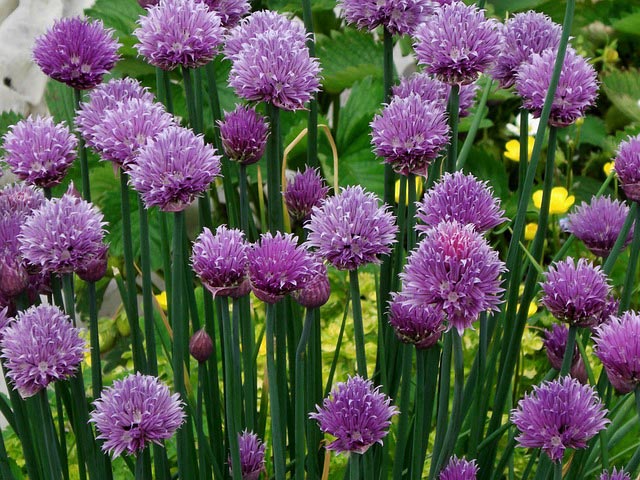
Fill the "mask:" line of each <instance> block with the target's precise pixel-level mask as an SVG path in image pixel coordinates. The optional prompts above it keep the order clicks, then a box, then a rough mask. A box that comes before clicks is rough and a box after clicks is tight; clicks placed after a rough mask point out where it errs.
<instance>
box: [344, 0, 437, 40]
mask: <svg viewBox="0 0 640 480" xmlns="http://www.w3.org/2000/svg"><path fill="white" fill-rule="evenodd" d="M338 7H339V8H341V9H342V11H343V15H344V17H345V18H346V20H347V22H348V23H352V24H354V25H355V26H357V27H358V28H360V29H363V30H375V29H376V28H377V27H379V26H383V27H384V28H386V29H387V30H388V31H389V33H391V34H393V35H407V34H408V35H411V34H412V33H413V32H414V30H415V29H416V27H417V26H418V25H419V24H420V23H422V22H423V21H424V19H425V18H426V17H427V15H429V14H431V13H432V12H433V10H434V8H433V2H431V0H384V1H376V0H339V1H338Z"/></svg>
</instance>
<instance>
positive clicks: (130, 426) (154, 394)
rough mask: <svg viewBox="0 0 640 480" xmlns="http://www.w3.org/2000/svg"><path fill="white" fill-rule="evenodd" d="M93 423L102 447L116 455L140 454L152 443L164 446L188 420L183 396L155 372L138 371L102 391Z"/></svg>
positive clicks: (92, 418) (93, 413) (95, 403)
mask: <svg viewBox="0 0 640 480" xmlns="http://www.w3.org/2000/svg"><path fill="white" fill-rule="evenodd" d="M93 405H94V407H95V410H94V411H93V412H91V420H90V421H91V422H93V423H95V424H96V429H97V431H98V433H99V435H98V436H97V437H96V438H98V439H101V440H104V443H103V444H102V449H103V450H104V451H105V452H109V453H111V455H113V457H114V458H115V457H118V456H120V455H121V454H122V453H123V452H124V453H127V454H133V455H136V454H138V453H140V452H141V451H142V450H143V449H144V448H145V447H146V446H147V444H149V443H152V442H153V443H156V444H158V445H160V444H161V443H162V441H163V440H166V439H168V438H171V437H172V436H173V434H174V433H175V432H176V430H178V428H180V426H181V425H182V424H183V423H184V417H185V414H184V411H183V403H182V402H181V401H180V395H179V394H177V393H174V394H173V395H171V394H170V392H169V388H168V387H167V386H166V385H164V384H163V383H161V382H160V380H158V378H156V377H153V376H151V375H142V374H140V373H137V374H135V375H129V376H128V377H126V378H125V379H123V380H116V381H115V382H113V385H112V386H111V387H109V388H106V389H105V390H103V391H102V394H101V395H100V398H98V399H97V400H96V401H95V402H93Z"/></svg>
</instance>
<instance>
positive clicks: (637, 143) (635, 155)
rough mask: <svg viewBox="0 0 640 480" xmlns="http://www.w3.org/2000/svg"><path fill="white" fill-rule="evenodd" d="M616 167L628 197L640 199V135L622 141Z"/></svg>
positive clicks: (621, 184)
mask: <svg viewBox="0 0 640 480" xmlns="http://www.w3.org/2000/svg"><path fill="white" fill-rule="evenodd" d="M614 169H615V171H616V175H617V176H618V178H619V179H620V186H621V187H622V190H623V191H624V193H625V195H626V196H627V198H628V199H629V200H633V201H634V202H638V201H640V135H637V136H635V137H628V138H627V140H624V141H622V142H620V145H619V146H618V152H617V155H616V158H615V164H614Z"/></svg>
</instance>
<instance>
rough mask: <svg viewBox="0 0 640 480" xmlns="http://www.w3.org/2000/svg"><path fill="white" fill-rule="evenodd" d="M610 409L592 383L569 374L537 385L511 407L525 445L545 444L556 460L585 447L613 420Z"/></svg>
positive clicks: (512, 418) (543, 448) (536, 446)
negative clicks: (607, 416)
mask: <svg viewBox="0 0 640 480" xmlns="http://www.w3.org/2000/svg"><path fill="white" fill-rule="evenodd" d="M606 414H607V409H606V408H604V406H603V404H602V402H601V401H600V399H599V398H598V395H597V393H596V392H595V390H594V389H593V387H591V386H590V385H582V384H581V383H580V382H579V381H578V380H576V379H574V378H571V377H569V376H566V377H563V378H560V379H558V380H554V381H552V382H544V383H543V384H542V385H540V386H534V387H533V392H532V393H528V394H526V395H525V396H524V398H523V399H521V400H520V401H519V402H518V406H517V408H515V409H514V410H512V411H511V421H512V422H513V423H514V424H515V426H516V427H518V429H519V430H520V432H521V433H520V435H519V436H518V437H516V440H517V441H518V444H519V445H520V446H521V447H525V448H542V450H543V451H544V452H545V453H546V454H547V455H548V456H549V458H550V459H551V460H552V461H553V462H560V461H562V457H563V455H564V451H565V449H567V448H573V449H579V448H585V447H586V446H587V442H588V441H589V440H590V439H591V438H592V437H594V436H595V435H596V434H597V433H598V432H599V431H600V430H602V429H604V428H605V426H606V425H607V424H608V423H610V422H609V420H608V419H607V418H606Z"/></svg>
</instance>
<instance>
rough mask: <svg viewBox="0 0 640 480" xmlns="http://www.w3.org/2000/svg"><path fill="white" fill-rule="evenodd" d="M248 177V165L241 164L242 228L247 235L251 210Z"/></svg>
mask: <svg viewBox="0 0 640 480" xmlns="http://www.w3.org/2000/svg"><path fill="white" fill-rule="evenodd" d="M247 182H248V178H247V166H246V165H245V164H244V163H241V164H240V178H239V184H240V185H239V187H240V229H241V230H242V231H243V232H244V234H245V236H246V237H247V238H248V237H249V215H251V210H250V208H249V192H248V189H247V187H248V185H247Z"/></svg>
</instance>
